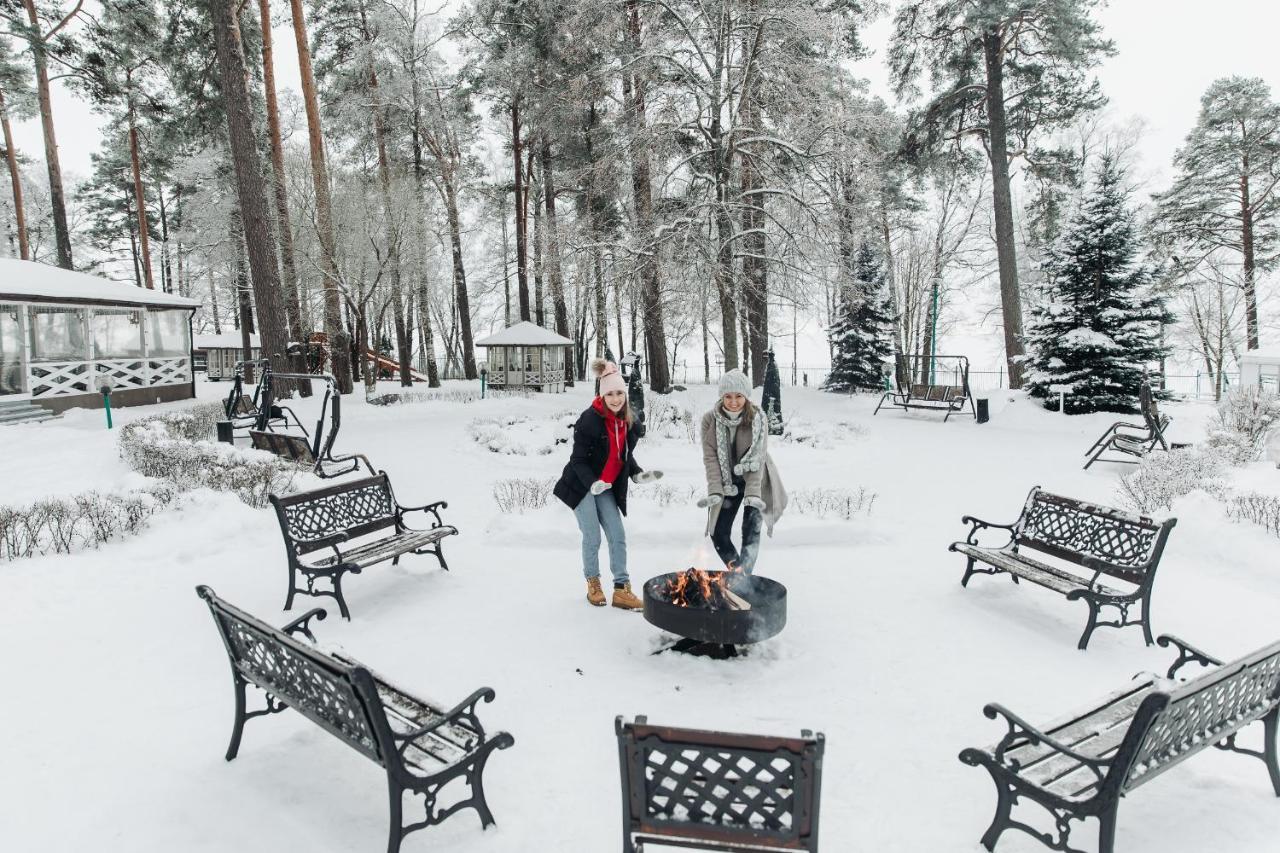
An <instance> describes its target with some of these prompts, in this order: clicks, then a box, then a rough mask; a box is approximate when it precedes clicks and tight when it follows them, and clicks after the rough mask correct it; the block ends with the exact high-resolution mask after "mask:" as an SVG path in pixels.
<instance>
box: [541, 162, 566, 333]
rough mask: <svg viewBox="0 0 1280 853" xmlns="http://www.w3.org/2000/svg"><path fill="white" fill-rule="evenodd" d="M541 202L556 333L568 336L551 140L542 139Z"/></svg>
mask: <svg viewBox="0 0 1280 853" xmlns="http://www.w3.org/2000/svg"><path fill="white" fill-rule="evenodd" d="M541 160H542V201H543V205H544V206H545V207H546V211H547V252H546V262H545V266H546V276H547V284H548V285H549V286H550V288H551V306H552V310H553V311H555V319H556V334H557V335H564V336H565V337H566V338H567V337H569V309H568V307H567V306H566V305H565V301H564V274H563V272H562V271H561V269H560V227H559V224H558V223H557V221H556V179H555V167H554V163H553V161H552V159H551V143H550V142H549V141H548V140H547V139H546V138H544V139H543V140H542V156H541Z"/></svg>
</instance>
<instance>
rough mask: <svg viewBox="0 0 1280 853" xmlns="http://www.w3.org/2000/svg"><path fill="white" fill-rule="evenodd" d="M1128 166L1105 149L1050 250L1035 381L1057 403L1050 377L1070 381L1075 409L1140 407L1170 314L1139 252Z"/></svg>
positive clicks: (1036, 325) (1033, 341)
mask: <svg viewBox="0 0 1280 853" xmlns="http://www.w3.org/2000/svg"><path fill="white" fill-rule="evenodd" d="M1128 195H1129V193H1128V190H1127V189H1126V188H1125V186H1124V172H1123V171H1122V170H1121V169H1120V168H1119V167H1118V166H1117V165H1116V162H1115V160H1114V159H1113V158H1112V157H1110V156H1104V157H1103V158H1102V161H1101V164H1100V165H1099V167H1098V173H1097V175H1096V176H1095V178H1094V181H1093V186H1092V188H1091V189H1090V192H1089V194H1088V196H1087V197H1086V198H1085V199H1084V201H1083V203H1082V205H1081V207H1080V210H1079V211H1078V212H1077V213H1076V215H1075V216H1074V217H1073V218H1072V220H1071V222H1070V223H1069V224H1068V225H1067V227H1066V230H1065V231H1064V232H1063V234H1062V236H1061V237H1060V238H1059V239H1058V241H1057V242H1056V243H1054V244H1053V246H1052V247H1051V248H1050V249H1049V252H1048V256H1047V258H1046V260H1045V262H1044V264H1043V269H1044V271H1045V273H1046V275H1047V276H1048V279H1049V282H1050V298H1049V300H1047V301H1046V303H1045V304H1044V305H1042V306H1040V307H1039V308H1038V309H1037V310H1036V312H1035V314H1034V317H1033V320H1032V323H1031V330H1030V334H1029V335H1028V344H1029V349H1030V351H1031V354H1030V356H1029V357H1028V359H1027V365H1028V367H1029V368H1030V371H1029V377H1028V389H1029V391H1030V393H1031V395H1032V396H1033V397H1042V398H1047V399H1046V400H1045V408H1049V409H1054V410H1056V409H1057V401H1058V397H1057V395H1056V394H1052V393H1050V391H1049V386H1050V385H1052V384H1064V385H1071V386H1072V388H1073V389H1074V390H1072V391H1071V392H1070V393H1069V394H1067V398H1066V406H1067V412H1068V414H1083V413H1085V412H1097V411H1110V412H1134V411H1137V408H1138V388H1139V386H1140V385H1141V383H1142V379H1143V372H1144V367H1145V365H1147V364H1149V363H1150V362H1152V361H1156V360H1158V359H1159V358H1160V357H1161V356H1162V355H1163V354H1164V347H1163V345H1162V334H1161V327H1162V326H1163V325H1164V324H1167V323H1171V322H1173V316H1172V315H1171V314H1170V313H1169V311H1168V309H1166V308H1165V305H1164V301H1163V300H1162V299H1161V298H1160V297H1159V296H1157V295H1155V293H1154V292H1153V290H1152V287H1151V281H1152V270H1151V269H1150V268H1149V267H1148V266H1147V265H1146V264H1145V263H1143V261H1142V260H1141V259H1140V257H1139V251H1140V246H1139V242H1138V241H1139V235H1138V230H1137V226H1136V224H1135V221H1134V214H1133V211H1132V210H1131V209H1130V208H1129V199H1128Z"/></svg>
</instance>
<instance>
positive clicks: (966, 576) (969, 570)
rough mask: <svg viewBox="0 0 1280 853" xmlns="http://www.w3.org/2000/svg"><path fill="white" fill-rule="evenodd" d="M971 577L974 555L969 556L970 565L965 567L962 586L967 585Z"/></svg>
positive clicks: (961, 580)
mask: <svg viewBox="0 0 1280 853" xmlns="http://www.w3.org/2000/svg"><path fill="white" fill-rule="evenodd" d="M971 577H973V557H970V558H969V565H967V566H965V567H964V577H962V578H961V579H960V586H963V587H967V586H968V585H969V578H971Z"/></svg>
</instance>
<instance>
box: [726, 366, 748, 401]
mask: <svg viewBox="0 0 1280 853" xmlns="http://www.w3.org/2000/svg"><path fill="white" fill-rule="evenodd" d="M725 394H741V395H742V396H744V397H750V396H751V380H750V379H748V378H747V374H745V373H743V372H742V371H741V370H736V369H735V370H730V371H729V372H727V373H725V374H724V375H723V376H721V377H720V396H721V397H723V396H724V395H725Z"/></svg>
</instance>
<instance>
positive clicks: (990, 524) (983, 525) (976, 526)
mask: <svg viewBox="0 0 1280 853" xmlns="http://www.w3.org/2000/svg"><path fill="white" fill-rule="evenodd" d="M960 523H961V524H968V525H972V526H971V527H970V528H969V535H967V536H965V538H964V544H966V545H977V544H978V540H977V535H978V531H980V530H986V529H988V528H994V529H997V530H1007V531H1009V542H1012V541H1013V529H1014V527H1016V526H1017V522H1016V521H1015V522H1013V523H1012V524H996V523H995V522H994V521H983V520H982V519H981V518H976V517H974V516H972V515H966V516H964V517H963V518H961V519H960ZM1009 542H1006V543H1005V544H1006V545H1007V544H1009ZM1002 547H1003V546H1002Z"/></svg>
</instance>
